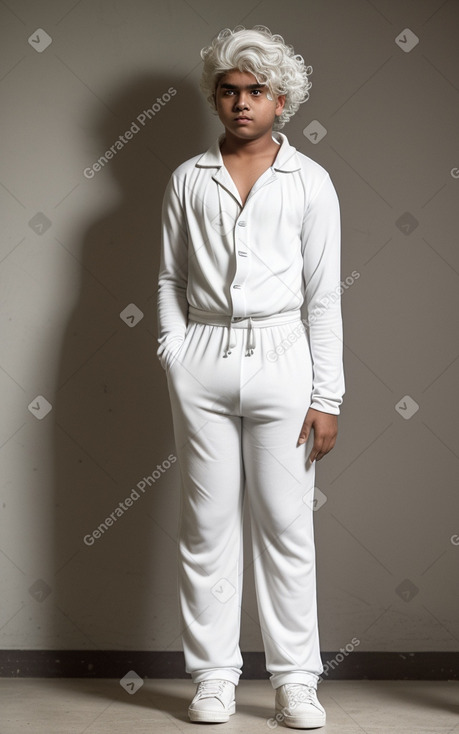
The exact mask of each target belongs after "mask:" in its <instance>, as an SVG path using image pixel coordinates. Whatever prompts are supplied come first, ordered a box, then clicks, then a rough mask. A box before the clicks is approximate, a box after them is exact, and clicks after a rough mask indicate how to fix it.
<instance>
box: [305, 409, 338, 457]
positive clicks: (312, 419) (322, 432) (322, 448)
mask: <svg viewBox="0 0 459 734" xmlns="http://www.w3.org/2000/svg"><path fill="white" fill-rule="evenodd" d="M311 428H312V429H313V430H314V445H313V447H312V450H311V453H310V454H309V457H308V458H309V461H310V462H311V463H312V462H313V461H316V460H317V461H320V459H321V458H322V457H323V456H325V454H328V452H329V451H331V450H332V448H333V446H334V445H335V443H336V437H337V435H338V416H336V415H332V413H323V412H322V411H321V410H315V409H314V408H309V410H308V412H307V413H306V418H305V419H304V423H303V427H302V429H301V432H300V436H299V439H298V446H300V445H301V444H303V443H306V441H307V439H308V436H309V434H310V432H311Z"/></svg>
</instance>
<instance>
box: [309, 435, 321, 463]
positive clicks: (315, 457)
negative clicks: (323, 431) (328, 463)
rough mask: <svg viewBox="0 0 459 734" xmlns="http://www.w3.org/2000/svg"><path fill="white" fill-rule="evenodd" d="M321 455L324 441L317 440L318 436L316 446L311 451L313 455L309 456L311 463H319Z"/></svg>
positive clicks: (315, 441)
mask: <svg viewBox="0 0 459 734" xmlns="http://www.w3.org/2000/svg"><path fill="white" fill-rule="evenodd" d="M321 453H322V441H321V440H320V439H319V438H317V436H315V437H314V444H313V447H312V449H311V453H310V454H309V461H310V462H311V464H312V463H313V462H314V461H318V460H319V457H320V458H322V456H321Z"/></svg>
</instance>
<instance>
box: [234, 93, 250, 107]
mask: <svg viewBox="0 0 459 734" xmlns="http://www.w3.org/2000/svg"><path fill="white" fill-rule="evenodd" d="M234 107H235V109H236V110H237V111H238V112H240V111H241V110H248V109H249V104H248V94H247V92H245V91H242V92H239V94H238V96H237V97H236V98H235V102H234Z"/></svg>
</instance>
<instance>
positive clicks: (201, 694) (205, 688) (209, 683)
mask: <svg viewBox="0 0 459 734" xmlns="http://www.w3.org/2000/svg"><path fill="white" fill-rule="evenodd" d="M224 685H225V681H221V680H203V681H202V682H201V683H200V684H199V687H198V691H197V696H198V698H214V697H215V696H218V694H219V693H221V692H222V690H223V688H224Z"/></svg>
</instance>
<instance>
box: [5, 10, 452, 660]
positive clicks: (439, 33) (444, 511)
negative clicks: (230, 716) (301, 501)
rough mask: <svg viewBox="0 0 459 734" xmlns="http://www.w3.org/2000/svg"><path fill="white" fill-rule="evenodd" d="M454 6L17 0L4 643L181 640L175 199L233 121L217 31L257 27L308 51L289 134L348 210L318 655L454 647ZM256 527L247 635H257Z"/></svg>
mask: <svg viewBox="0 0 459 734" xmlns="http://www.w3.org/2000/svg"><path fill="white" fill-rule="evenodd" d="M458 20H459V4H458V2H457V1H456V0H449V2H443V0H422V1H421V0H418V1H417V2H414V1H413V0H372V1H371V2H370V1H369V0H368V1H367V0H351V1H349V2H347V1H346V2H343V1H342V0H321V1H320V0H303V1H302V2H300V1H299V0H297V1H295V0H284V1H283V2H282V3H278V2H275V1H274V0H265V1H262V2H254V1H252V2H250V3H247V2H246V0H234V2H232V3H228V2H224V3H223V2H214V0H167V2H166V0H164V1H158V2H147V1H146V0H130V2H121V1H118V2H117V1H115V0H113V1H112V2H110V0H97V1H93V2H90V0H80V2H75V1H74V0H65V1H61V2H57V0H47V1H45V2H31V1H30V0H29V1H27V0H9V2H7V3H2V4H1V5H0V22H1V27H2V34H3V35H2V43H1V45H0V49H1V68H2V74H1V76H2V79H1V83H0V93H1V95H2V105H1V113H0V115H1V121H2V129H3V136H2V140H1V142H2V148H3V152H2V172H1V180H0V183H1V186H0V204H1V207H2V221H3V227H2V230H3V237H2V242H1V255H0V257H1V262H0V279H1V313H0V318H1V328H2V338H1V342H0V367H1V369H0V391H1V401H2V410H1V424H0V444H1V461H2V471H1V503H0V507H1V523H2V527H1V539H0V551H1V552H0V580H1V588H2V593H1V608H0V648H3V649H14V648H25V649H83V648H86V649H95V650H97V649H113V650H123V649H126V650H143V649H145V650H179V649H180V628H179V624H178V615H177V595H176V546H177V543H176V535H177V517H178V484H179V472H178V468H177V463H176V462H175V463H174V462H173V459H174V458H175V454H174V452H175V448H174V442H173V436H172V430H171V418H170V413H169V404H168V396H167V390H166V381H165V377H164V374H163V372H162V370H161V368H160V366H159V364H158V363H157V361H156V357H155V350H156V313H155V302H156V276H157V269H158V257H159V216H160V203H161V197H162V192H163V190H164V187H165V185H166V183H167V180H168V178H169V175H170V173H171V171H172V170H173V169H174V168H175V167H176V166H177V165H178V164H179V163H180V162H181V161H182V160H184V159H186V158H189V157H191V156H193V155H195V154H197V153H199V152H202V151H204V150H205V149H206V148H207V147H208V146H209V145H210V143H211V142H212V141H213V139H214V138H215V137H216V135H217V134H218V133H219V132H220V129H221V128H220V124H219V122H218V119H217V118H216V117H214V116H212V114H211V113H210V111H209V110H208V109H207V106H206V103H205V101H204V100H203V99H202V98H201V95H200V92H199V90H198V88H197V84H198V80H199V75H200V58H199V50H200V48H201V47H202V46H204V45H205V44H207V43H208V42H209V41H210V39H211V38H212V36H213V35H214V34H215V33H216V32H217V31H218V30H220V29H221V28H222V27H225V26H230V27H234V26H236V25H237V24H239V23H243V24H244V25H246V26H247V27H251V26H252V25H254V24H256V23H263V24H265V25H267V26H269V27H270V28H271V29H272V30H273V31H275V32H279V33H281V34H283V35H284V37H285V38H286V40H287V41H288V42H290V43H292V44H293V45H294V47H295V49H296V50H297V52H300V53H302V54H303V55H304V57H305V59H306V61H307V63H308V64H311V65H312V66H313V67H314V73H313V75H312V78H311V80H312V82H313V87H312V90H311V99H310V101H309V102H307V103H306V104H305V105H303V106H302V107H301V109H300V111H299V112H298V114H297V115H296V116H295V117H294V118H293V120H292V121H291V122H290V123H289V124H288V125H287V126H286V128H285V129H284V132H285V133H286V134H287V135H288V136H289V139H290V141H291V142H292V143H293V144H294V145H295V146H296V147H297V148H298V149H299V150H300V151H301V152H302V153H305V154H306V155H309V156H311V157H312V158H314V159H315V160H317V161H318V162H319V163H321V164H322V165H323V166H325V167H326V168H327V169H328V170H329V172H330V174H331V176H332V179H333V181H334V183H335V186H336V188H337V190H338V192H339V196H340V200H341V206H342V218H343V265H342V277H343V281H344V282H345V279H346V278H348V281H347V283H346V282H345V285H346V287H345V289H344V292H343V311H344V319H345V340H344V355H345V370H346V378H347V393H346V397H345V404H344V406H343V410H342V415H341V418H340V436H339V442H338V445H337V447H336V448H335V450H334V451H333V453H332V454H331V455H330V456H329V457H327V458H326V459H325V460H323V461H322V462H321V463H320V464H319V465H318V471H317V486H318V489H319V490H320V491H318V493H317V498H318V502H317V505H316V513H315V521H316V542H317V553H318V584H319V611H320V629H321V642H322V648H323V649H324V650H337V649H338V648H340V647H343V646H345V645H346V644H349V643H350V641H351V640H352V639H353V638H357V639H358V641H359V643H360V644H359V650H376V651H378V650H379V651H386V650H388V651H389V650H395V651H408V650H412V651H428V650H439V651H446V650H457V649H458V647H459V645H458V641H459V618H458V614H457V612H458V605H457V567H458V560H459V512H458V509H459V507H458V505H459V500H458V492H457V487H458V482H457V469H458V458H459V448H458V435H457V420H456V415H457V380H458V365H459V362H458V359H457V358H458V351H459V350H458V341H457V317H456V314H457V312H458V309H459V301H458V293H459V292H458V285H459V280H458V275H459V255H458V252H459V250H458V248H457V225H458V220H457V212H458V201H459V200H458V195H459V157H458V156H459V152H458V147H457V131H458V127H459V117H458V111H459V105H458V99H459V95H458V90H459V63H458V60H459V59H458V45H457V28H458ZM407 28H408V29H409V31H408V32H406V33H403V31H405V29H407ZM39 29H42V30H39ZM43 31H45V32H46V33H47V34H48V35H49V36H50V38H51V39H52V40H51V43H50V44H49V45H48V46H47V47H46V48H45V45H46V36H45V35H44V33H43ZM412 34H415V35H416V37H417V38H418V39H419V42H418V43H417V44H416V45H415V46H413V47H411V45H412V39H413V36H412ZM399 36H401V40H400V41H399V43H397V42H396V39H397V37H399ZM29 38H30V41H28V39H29ZM170 88H173V91H175V92H176V93H175V94H173V92H170V91H169V92H168V90H169V89H170ZM157 98H160V100H161V102H157V101H156V100H157ZM153 105H155V106H154V107H153ZM147 108H150V109H151V110H152V112H151V113H150V118H151V119H148V117H147V116H146V115H144V111H145V110H146V109H147ZM153 113H154V114H153ZM143 116H144V117H143ZM315 121H318V122H319V123H320V124H321V125H322V126H323V127H324V128H325V129H326V135H325V136H324V137H322V138H321V139H320V135H318V136H314V135H311V134H310V132H311V131H312V132H313V133H314V130H317V127H314V126H316V125H317V122H315ZM310 125H312V127H309V126H310ZM136 127H137V128H138V129H137V130H136ZM129 129H132V139H131V140H128V139H127V138H126V137H125V143H124V144H123V145H122V146H121V145H120V144H119V147H120V149H119V150H117V149H116V148H115V154H113V155H112V157H111V159H109V160H107V162H106V164H105V165H104V166H103V167H102V168H101V170H99V171H95V169H94V168H93V165H94V163H95V162H96V161H97V160H98V159H99V158H100V156H101V155H103V154H104V152H105V151H106V150H107V149H108V148H110V147H111V146H113V145H114V143H115V141H117V140H118V141H119V136H124V133H125V132H126V131H128V130H129ZM305 129H306V133H304V130H305ZM308 130H309V136H308V133H307V131H308ZM85 169H90V170H89V171H88V170H86V174H85V173H84V171H85ZM92 174H93V175H92ZM91 176H92V177H91ZM353 271H355V272H354V275H352V273H353ZM132 304H134V306H133V305H132ZM140 312H141V313H140ZM120 314H124V316H125V320H124V319H123V318H122V317H121V316H120ZM140 317H141V318H140ZM45 401H48V403H49V404H50V405H51V406H52V407H51V410H50V411H49V412H48V414H45V413H46V406H47V403H46V402H45ZM414 408H416V410H414ZM170 455H172V457H171V456H170ZM168 457H169V458H168ZM158 466H159V468H157V467H158ZM148 475H150V476H151V477H152V478H151V479H150V485H151V486H148V484H147V482H146V481H145V479H144V478H145V477H147V476H148ZM142 483H143V484H142ZM138 484H140V488H137V489H136V485H138ZM142 487H143V489H144V491H143V492H142V490H141V488H142ZM134 489H136V492H137V494H138V497H136V494H135V493H134V492H133V490H134ZM280 491H281V488H280ZM131 493H132V506H130V507H128V506H127V505H124V508H125V509H123V510H122V511H121V509H120V506H119V503H120V502H124V500H125V498H126V497H129V495H130V494H131ZM324 500H326V501H324ZM117 507H118V514H119V517H117V516H116V515H115V517H116V521H115V522H113V524H112V526H111V527H108V528H107V531H106V532H104V533H103V534H102V535H101V536H100V537H99V538H98V539H95V538H94V536H92V540H91V538H90V539H89V540H88V538H86V542H85V541H84V538H85V536H90V535H91V534H92V533H93V531H94V530H95V529H96V528H97V526H98V525H100V523H101V522H102V521H104V519H105V518H106V517H107V515H109V514H110V513H115V508H117ZM246 520H247V518H246ZM246 531H247V533H248V526H247V524H246ZM246 540H247V543H246V545H247V551H246V553H247V555H246V563H247V572H246V585H245V591H244V594H245V595H244V602H243V616H242V638H241V640H242V646H243V649H244V650H252V651H257V650H261V649H262V645H261V636H260V631H259V625H258V617H257V612H256V603H255V598H254V593H253V579H252V575H251V566H250V551H249V546H248V540H249V536H248V534H247V538H246ZM91 542H92V544H88V543H91Z"/></svg>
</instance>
